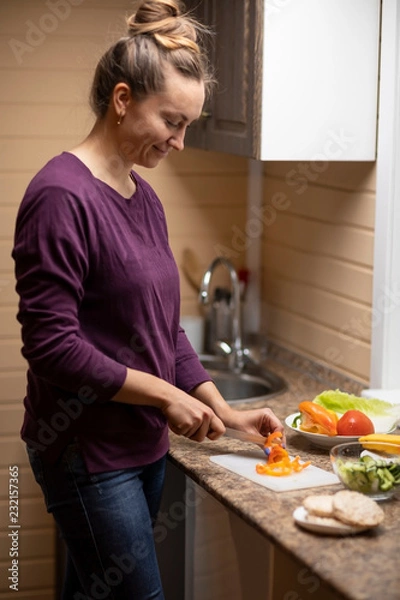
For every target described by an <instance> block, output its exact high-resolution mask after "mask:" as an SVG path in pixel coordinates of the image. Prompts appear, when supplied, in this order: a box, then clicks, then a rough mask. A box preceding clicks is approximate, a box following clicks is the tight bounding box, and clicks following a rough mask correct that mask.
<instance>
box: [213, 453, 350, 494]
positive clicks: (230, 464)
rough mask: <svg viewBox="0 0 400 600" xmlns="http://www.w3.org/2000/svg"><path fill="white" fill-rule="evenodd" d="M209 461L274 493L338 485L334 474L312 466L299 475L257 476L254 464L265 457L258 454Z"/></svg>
mask: <svg viewBox="0 0 400 600" xmlns="http://www.w3.org/2000/svg"><path fill="white" fill-rule="evenodd" d="M210 460H211V461H212V462H213V463H215V464H217V465H220V466H221V467H224V468H225V469H228V470H229V471H232V473H236V474H237V475H241V476H242V477H245V478H246V479H250V481H254V482H255V483H258V484H259V485H262V486H264V487H266V488H268V489H269V490H272V491H274V492H288V491H290V490H301V489H304V488H311V487H319V486H323V485H334V484H337V483H340V481H339V479H338V478H337V477H336V475H335V474H334V473H331V472H329V471H324V469H320V468H319V467H315V466H314V465H309V466H308V467H306V468H305V469H304V470H303V471H300V473H293V474H292V475H287V476H285V477H274V476H272V475H259V474H258V473H257V472H256V464H257V463H263V462H265V461H266V457H263V456H262V455H261V454H260V453H258V452H257V453H254V452H253V453H249V454H246V453H242V454H218V455H216V456H211V457H210Z"/></svg>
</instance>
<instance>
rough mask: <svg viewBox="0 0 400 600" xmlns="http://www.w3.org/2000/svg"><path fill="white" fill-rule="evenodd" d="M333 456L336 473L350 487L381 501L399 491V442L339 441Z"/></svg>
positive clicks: (334, 448)
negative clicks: (340, 442)
mask: <svg viewBox="0 0 400 600" xmlns="http://www.w3.org/2000/svg"><path fill="white" fill-rule="evenodd" d="M366 437H368V436H366ZM386 437H390V435H387V436H386ZM396 437H398V436H396ZM361 439H362V438H361ZM330 459H331V464H332V469H333V471H334V473H335V474H336V475H337V476H338V478H339V479H340V481H341V483H342V484H343V485H344V487H346V488H347V489H349V490H352V491H355V492H360V493H361V494H365V495H366V496H369V497H370V498H372V499H373V500H378V501H379V500H389V499H390V498H393V497H394V496H395V495H396V494H399V493H400V444H390V443H387V442H381V441H377V440H371V441H364V442H362V441H360V442H350V443H348V444H338V445H337V446H334V447H333V448H331V450H330Z"/></svg>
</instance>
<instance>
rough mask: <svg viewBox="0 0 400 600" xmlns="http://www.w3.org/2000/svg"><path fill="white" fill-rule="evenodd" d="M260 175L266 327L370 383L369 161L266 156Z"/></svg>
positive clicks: (372, 181)
mask: <svg viewBox="0 0 400 600" xmlns="http://www.w3.org/2000/svg"><path fill="white" fill-rule="evenodd" d="M318 169H320V170H321V171H320V172H318ZM264 182H265V185H264V205H263V215H272V216H273V218H271V219H270V220H269V221H268V222H267V221H266V219H265V223H264V228H263V243H262V247H263V283H262V290H263V291H262V299H263V310H262V314H263V328H264V330H265V331H266V332H267V333H268V335H269V336H270V338H271V339H273V340H275V341H276V342H278V343H280V344H281V345H283V346H285V347H287V348H290V349H292V350H294V351H297V352H299V353H301V354H303V355H306V356H309V357H310V358H312V359H314V360H317V361H318V362H321V363H323V364H325V365H327V366H328V367H330V368H334V369H336V370H338V371H340V372H342V373H344V374H346V375H348V376H350V377H353V378H355V379H357V380H359V381H360V382H363V383H365V384H368V381H369V370H370V340H371V328H372V314H371V312H372V311H371V306H372V275H373V246H374V219H375V166H374V164H371V163H350V164H349V163H335V164H332V165H330V164H326V163H309V164H308V163H298V164H294V163H271V164H268V165H266V167H265V169H264ZM272 209H275V211H273V210H272Z"/></svg>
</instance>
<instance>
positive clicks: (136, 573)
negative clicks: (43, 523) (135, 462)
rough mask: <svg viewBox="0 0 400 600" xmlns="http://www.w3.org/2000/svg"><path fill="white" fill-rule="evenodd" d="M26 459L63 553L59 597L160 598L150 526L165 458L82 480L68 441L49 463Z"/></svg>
mask: <svg viewBox="0 0 400 600" xmlns="http://www.w3.org/2000/svg"><path fill="white" fill-rule="evenodd" d="M28 456H29V460H30V463H31V466H32V470H33V472H34V475H35V478H36V481H37V482H38V483H39V485H40V486H41V488H42V491H43V494H44V497H45V502H46V506H47V510H48V512H49V513H52V514H53V516H54V519H55V521H56V522H57V525H58V527H59V530H60V532H61V536H62V538H63V539H64V541H65V544H66V547H67V549H68V557H67V568H66V577H65V582H64V590H63V596H62V599H63V600H150V599H152V600H163V599H164V595H163V591H162V586H161V580H160V574H159V569H158V564H157V558H156V552H155V545H154V537H153V524H154V521H155V518H156V516H157V512H158V510H159V505H160V499H161V492H162V487H163V483H164V473H165V461H166V457H163V458H162V459H160V460H159V461H157V462H155V463H153V464H151V465H148V466H145V467H135V468H130V469H122V470H119V471H112V472H107V473H100V474H95V475H90V474H89V473H88V472H87V469H86V467H85V464H84V462H83V459H82V456H81V453H80V451H79V446H78V445H77V444H76V443H75V442H74V443H72V444H70V445H69V446H68V447H67V449H66V450H65V452H64V453H63V455H62V457H61V459H60V460H59V461H58V462H57V464H56V465H48V464H47V463H44V462H43V461H42V460H41V458H40V454H39V453H38V451H37V450H34V449H32V448H28Z"/></svg>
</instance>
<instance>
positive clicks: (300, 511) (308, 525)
mask: <svg viewBox="0 0 400 600" xmlns="http://www.w3.org/2000/svg"><path fill="white" fill-rule="evenodd" d="M307 516H308V512H307V510H306V509H305V508H304V506H298V507H297V508H296V509H295V511H294V512H293V518H294V520H295V522H296V523H297V524H298V525H300V527H303V528H304V529H308V531H312V532H314V533H324V534H326V535H351V534H354V533H360V532H361V531H366V530H367V529H371V527H370V526H368V527H353V526H352V525H346V523H340V522H338V523H337V524H332V523H329V524H326V523H323V522H319V523H313V522H312V521H308V519H307Z"/></svg>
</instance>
